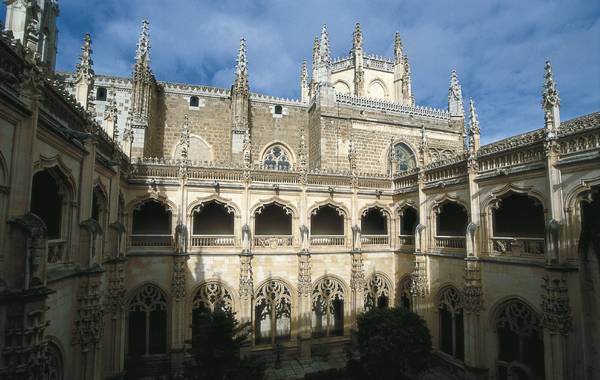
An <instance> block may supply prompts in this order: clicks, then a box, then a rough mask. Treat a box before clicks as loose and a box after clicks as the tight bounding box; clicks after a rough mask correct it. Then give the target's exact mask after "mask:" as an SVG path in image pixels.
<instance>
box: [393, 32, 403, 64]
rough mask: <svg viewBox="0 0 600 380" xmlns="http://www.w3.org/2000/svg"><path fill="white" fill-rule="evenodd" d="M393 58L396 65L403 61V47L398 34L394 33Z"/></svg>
mask: <svg viewBox="0 0 600 380" xmlns="http://www.w3.org/2000/svg"><path fill="white" fill-rule="evenodd" d="M394 58H395V62H396V63H402V62H403V60H404V47H403V46H402V39H401V38H400V32H396V35H395V37H394Z"/></svg>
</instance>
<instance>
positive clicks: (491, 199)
mask: <svg viewBox="0 0 600 380" xmlns="http://www.w3.org/2000/svg"><path fill="white" fill-rule="evenodd" d="M511 193H514V194H523V195H526V196H528V197H531V198H533V199H535V200H537V201H538V202H539V203H540V204H541V205H542V207H543V208H544V212H546V209H547V208H546V203H547V202H546V197H545V196H544V195H543V194H542V193H541V192H539V191H537V190H535V188H534V187H533V186H523V187H519V186H516V185H514V184H512V183H507V184H505V185H504V186H502V187H501V188H499V189H496V190H492V191H490V192H489V195H488V196H487V197H486V198H485V200H484V201H483V209H484V210H486V211H489V210H490V209H494V208H498V206H499V203H500V202H501V200H502V198H504V197H505V196H507V195H510V194H511Z"/></svg>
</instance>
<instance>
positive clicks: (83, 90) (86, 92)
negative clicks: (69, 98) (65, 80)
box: [75, 33, 94, 110]
mask: <svg viewBox="0 0 600 380" xmlns="http://www.w3.org/2000/svg"><path fill="white" fill-rule="evenodd" d="M93 64H94V62H93V61H92V38H91V37H90V34H89V33H86V34H85V37H84V38H83V46H82V47H81V56H80V57H79V63H78V64H77V68H76V70H75V98H76V99H77V101H78V102H79V104H81V106H82V107H83V108H84V109H86V110H87V109H89V108H91V107H90V105H91V99H90V95H91V92H92V89H93V88H94V69H93V68H92V65H93Z"/></svg>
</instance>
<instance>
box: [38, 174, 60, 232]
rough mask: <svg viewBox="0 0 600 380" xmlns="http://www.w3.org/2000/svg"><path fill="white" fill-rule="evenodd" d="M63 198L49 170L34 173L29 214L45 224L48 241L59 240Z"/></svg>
mask: <svg viewBox="0 0 600 380" xmlns="http://www.w3.org/2000/svg"><path fill="white" fill-rule="evenodd" d="M63 196H64V194H63V191H62V189H61V188H60V186H59V184H58V182H57V181H56V179H55V176H53V175H52V174H50V171H49V170H43V171H41V172H37V173H35V175H34V176H33V182H32V187H31V212H32V213H34V214H36V215H37V216H39V217H40V218H41V219H42V220H43V221H44V223H45V224H46V229H47V232H48V239H49V240H53V239H60V238H61V224H62V216H63V215H62V207H63Z"/></svg>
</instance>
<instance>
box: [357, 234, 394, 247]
mask: <svg viewBox="0 0 600 380" xmlns="http://www.w3.org/2000/svg"><path fill="white" fill-rule="evenodd" d="M360 242H361V243H362V245H388V244H389V243H390V238H389V236H387V235H362V236H361V237H360Z"/></svg>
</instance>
